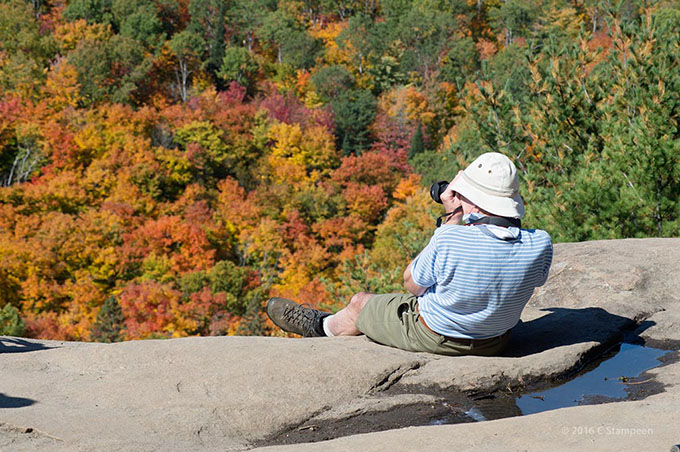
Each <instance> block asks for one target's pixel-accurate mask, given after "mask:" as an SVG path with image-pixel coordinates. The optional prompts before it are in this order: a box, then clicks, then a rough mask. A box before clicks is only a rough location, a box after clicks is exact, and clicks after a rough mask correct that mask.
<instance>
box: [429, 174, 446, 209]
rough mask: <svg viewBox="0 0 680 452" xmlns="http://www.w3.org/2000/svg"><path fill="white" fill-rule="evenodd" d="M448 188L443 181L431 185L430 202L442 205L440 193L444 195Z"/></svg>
mask: <svg viewBox="0 0 680 452" xmlns="http://www.w3.org/2000/svg"><path fill="white" fill-rule="evenodd" d="M448 186H449V183H448V182H447V181H445V180H440V181H439V182H435V183H434V184H432V186H431V187H430V196H431V197H432V200H433V201H434V202H438V203H439V204H442V193H444V191H445V190H446V187H448Z"/></svg>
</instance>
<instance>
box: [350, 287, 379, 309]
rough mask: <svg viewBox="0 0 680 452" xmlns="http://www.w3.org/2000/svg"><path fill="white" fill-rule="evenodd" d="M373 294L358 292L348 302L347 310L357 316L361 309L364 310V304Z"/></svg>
mask: <svg viewBox="0 0 680 452" xmlns="http://www.w3.org/2000/svg"><path fill="white" fill-rule="evenodd" d="M373 296H374V294H372V293H368V292H359V293H358V294H355V295H354V296H353V297H352V298H351V299H350V300H349V308H350V309H351V310H352V311H354V312H355V313H356V314H359V313H360V312H361V310H362V309H364V306H366V303H367V302H368V300H370V299H371V298H373Z"/></svg>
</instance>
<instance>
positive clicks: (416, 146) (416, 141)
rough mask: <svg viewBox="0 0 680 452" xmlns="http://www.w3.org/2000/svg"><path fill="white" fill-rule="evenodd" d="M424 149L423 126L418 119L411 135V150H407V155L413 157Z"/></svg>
mask: <svg viewBox="0 0 680 452" xmlns="http://www.w3.org/2000/svg"><path fill="white" fill-rule="evenodd" d="M424 150H425V142H424V141H423V126H422V125H421V124H420V121H418V128H417V129H416V132H415V133H414V134H413V137H411V151H410V152H409V157H410V158H413V157H414V156H416V155H418V154H420V153H421V152H423V151H424Z"/></svg>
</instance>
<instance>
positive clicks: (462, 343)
mask: <svg viewBox="0 0 680 452" xmlns="http://www.w3.org/2000/svg"><path fill="white" fill-rule="evenodd" d="M417 306H418V298H417V297H415V296H413V295H410V294H401V293H391V294H385V295H375V296H374V297H372V298H371V299H370V300H368V302H366V305H365V306H364V308H363V309H362V310H361V313H360V314H359V318H358V319H357V329H358V330H359V331H361V332H362V333H364V334H365V335H366V336H367V337H368V338H369V339H371V340H373V341H375V342H377V343H379V344H383V345H389V346H390V347H396V348H400V349H402V350H408V351H411V352H429V353H436V354H438V355H449V356H459V355H482V356H492V355H498V354H500V353H502V352H503V350H505V348H506V347H507V345H508V342H509V340H510V331H508V332H506V333H505V334H503V335H501V336H497V337H493V338H489V339H476V340H469V339H460V340H456V339H454V338H447V337H446V336H442V335H440V334H437V333H434V332H432V331H430V330H428V329H427V328H426V327H425V326H424V325H423V324H422V323H421V322H420V321H419V319H420V314H419V313H418V311H417V309H416V308H417Z"/></svg>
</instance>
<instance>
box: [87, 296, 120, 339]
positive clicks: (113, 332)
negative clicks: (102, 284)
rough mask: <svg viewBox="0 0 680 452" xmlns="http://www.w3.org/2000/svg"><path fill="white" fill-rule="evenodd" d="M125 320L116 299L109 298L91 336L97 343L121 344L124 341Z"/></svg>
mask: <svg viewBox="0 0 680 452" xmlns="http://www.w3.org/2000/svg"><path fill="white" fill-rule="evenodd" d="M124 322H125V318H124V317H123V311H122V310H121V308H120V304H119V303H118V300H116V298H115V297H109V298H108V299H107V300H106V301H105V302H104V305H103V306H102V308H101V309H100V310H99V313H98V314H97V321H96V322H95V324H94V326H93V327H92V330H91V331H90V336H91V338H92V339H93V340H95V341H97V342H120V341H122V340H123V334H122V333H123V330H124V328H125V323H124Z"/></svg>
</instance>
